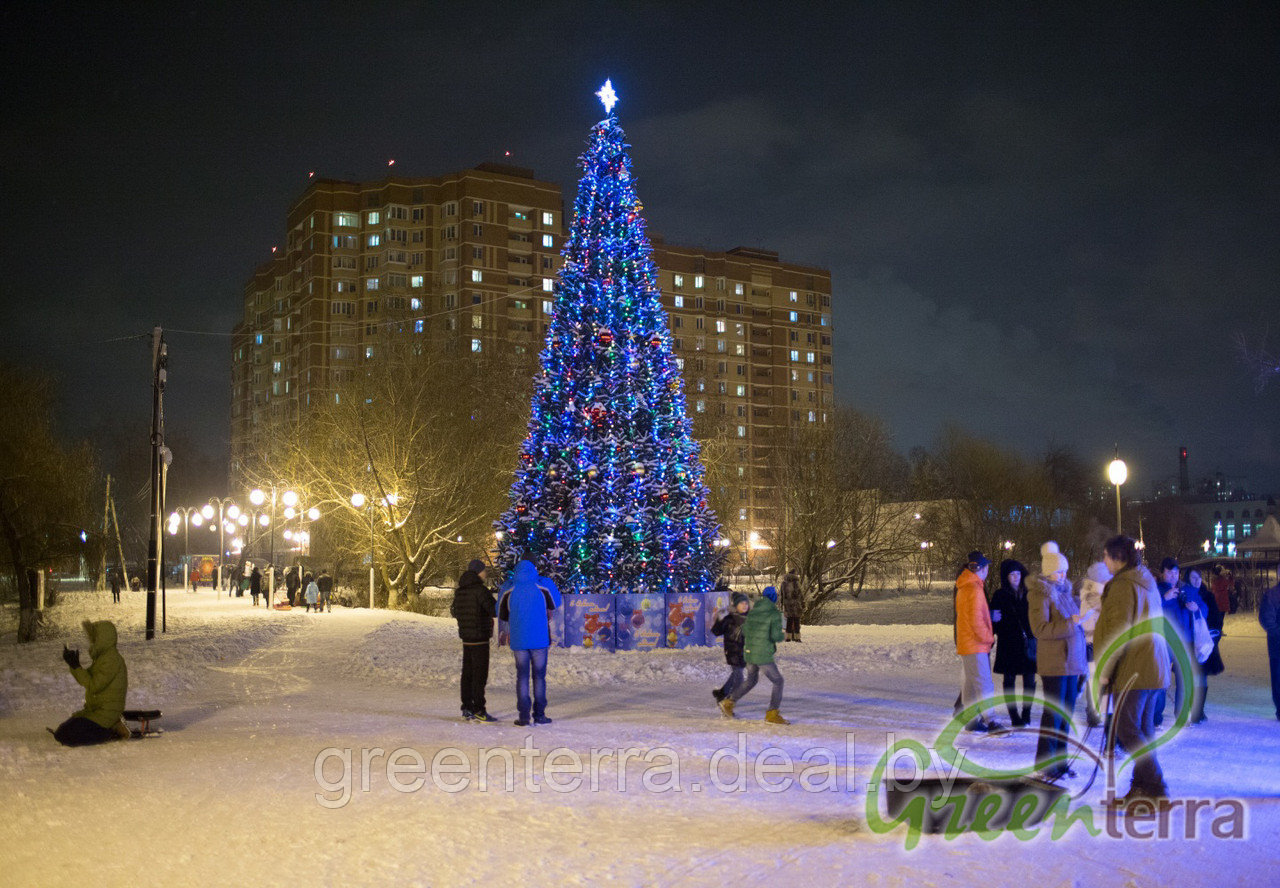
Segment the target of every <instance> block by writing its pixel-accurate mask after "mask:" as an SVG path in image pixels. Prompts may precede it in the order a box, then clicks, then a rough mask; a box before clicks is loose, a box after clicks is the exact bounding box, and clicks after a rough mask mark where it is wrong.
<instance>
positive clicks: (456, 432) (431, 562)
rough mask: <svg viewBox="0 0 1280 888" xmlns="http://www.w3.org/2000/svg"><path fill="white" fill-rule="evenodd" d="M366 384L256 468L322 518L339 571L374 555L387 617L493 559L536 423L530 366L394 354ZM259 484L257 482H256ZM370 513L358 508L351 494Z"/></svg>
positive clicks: (394, 350) (343, 390) (314, 415)
mask: <svg viewBox="0 0 1280 888" xmlns="http://www.w3.org/2000/svg"><path fill="white" fill-rule="evenodd" d="M385 348H386V351H387V352H388V353H387V354H384V356H382V357H381V358H380V359H379V361H378V362H376V363H370V364H369V365H368V369H367V372H365V373H364V374H362V375H361V376H359V377H358V378H357V379H355V380H353V381H352V382H350V383H349V384H346V385H343V386H342V387H340V388H337V389H336V390H334V391H333V393H332V395H331V399H326V403H325V404H324V405H323V406H317V407H313V408H312V410H311V411H310V412H309V413H308V414H307V419H306V422H305V425H304V426H303V427H302V428H301V429H299V432H298V434H296V435H287V436H277V437H275V438H274V439H273V444H272V445H271V449H270V450H269V451H268V452H266V453H263V454H261V459H259V460H258V461H257V464H258V466H259V469H258V471H259V472H261V473H262V477H261V479H257V480H262V481H266V480H270V479H273V478H274V479H287V481H288V483H290V484H291V485H293V486H294V487H295V489H299V490H302V491H305V501H306V502H307V503H308V504H309V505H315V506H316V507H317V508H319V509H320V511H321V512H322V513H323V514H324V518H323V521H322V522H319V523H318V524H317V529H318V530H319V529H320V528H323V529H322V533H321V534H318V535H317V538H318V539H320V538H322V539H324V540H325V541H327V542H328V543H329V545H330V554H331V555H332V557H333V558H334V559H336V560H339V561H343V562H348V561H359V560H362V559H363V558H364V557H365V556H366V554H369V553H370V549H371V548H372V550H373V552H372V555H373V560H374V564H375V566H376V568H377V571H378V573H379V575H380V578H381V584H380V585H381V587H382V588H383V589H385V590H386V600H387V603H388V604H389V606H396V605H397V604H400V603H402V602H403V601H404V597H405V595H406V594H407V593H408V592H411V591H416V590H417V589H418V588H420V587H421V586H422V585H423V584H424V583H425V582H426V581H427V580H428V579H430V578H435V577H440V576H445V575H448V574H451V573H453V572H454V571H456V569H457V568H458V566H459V563H460V562H465V561H466V560H468V559H469V558H471V557H475V556H476V555H478V554H480V553H483V552H485V551H487V550H488V549H489V548H490V546H491V545H492V543H493V528H492V522H493V520H494V518H495V517H496V516H497V515H498V514H499V513H500V512H501V510H502V508H503V506H504V504H505V498H506V495H507V491H508V488H509V486H510V481H511V471H512V468H513V467H514V466H515V461H516V453H517V447H518V444H519V440H520V434H521V431H522V424H523V423H524V422H526V421H527V419H528V409H529V408H528V383H527V380H528V378H529V375H528V366H527V361H523V360H522V359H520V358H518V357H514V356H513V357H512V358H510V359H507V358H503V357H501V356H498V357H488V356H473V355H470V354H468V355H466V356H464V357H462V358H459V357H458V355H457V354H456V353H454V352H440V351H436V350H427V349H414V348H413V347H412V346H411V345H410V344H404V343H395V342H388V343H387V345H386V346H385ZM251 480H253V479H251ZM357 492H358V493H361V494H363V496H364V497H365V502H366V504H365V505H364V506H363V507H357V506H356V505H353V503H352V494H353V493H357Z"/></svg>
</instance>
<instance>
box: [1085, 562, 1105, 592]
mask: <svg viewBox="0 0 1280 888" xmlns="http://www.w3.org/2000/svg"><path fill="white" fill-rule="evenodd" d="M1084 575H1085V578H1086V579H1090V580H1093V581H1094V582H1095V583H1097V584H1098V585H1100V586H1105V585H1106V584H1107V583H1109V582H1111V571H1109V570H1107V566H1106V565H1105V564H1104V563H1102V562H1101V561H1095V562H1094V563H1093V564H1090V565H1089V569H1088V570H1087V571H1085V574H1084Z"/></svg>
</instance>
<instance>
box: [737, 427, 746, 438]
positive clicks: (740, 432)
mask: <svg viewBox="0 0 1280 888" xmlns="http://www.w3.org/2000/svg"><path fill="white" fill-rule="evenodd" d="M738 437H739V438H745V437H747V427H746V426H738Z"/></svg>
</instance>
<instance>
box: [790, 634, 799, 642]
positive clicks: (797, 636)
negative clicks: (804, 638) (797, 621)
mask: <svg viewBox="0 0 1280 888" xmlns="http://www.w3.org/2000/svg"><path fill="white" fill-rule="evenodd" d="M791 640H792V641H795V642H798V641H800V633H799V632H796V633H794V635H793V636H792V638H791Z"/></svg>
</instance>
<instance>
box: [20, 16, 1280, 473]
mask: <svg viewBox="0 0 1280 888" xmlns="http://www.w3.org/2000/svg"><path fill="white" fill-rule="evenodd" d="M690 6H692V8H689V7H690ZM0 16H2V17H3V18H2V19H0V24H2V25H3V28H0V33H2V34H3V37H0V40H3V46H0V50H3V52H2V53H0V65H3V66H4V67H3V70H4V73H5V82H6V84H8V85H9V86H10V89H9V90H8V93H9V97H10V100H9V102H8V107H7V108H6V115H5V118H4V123H3V129H2V130H0V188H3V193H4V196H5V204H6V207H11V208H17V209H16V210H11V212H13V213H14V214H15V215H14V217H13V218H14V221H15V224H12V225H11V226H9V228H8V229H7V234H6V237H5V238H4V240H3V247H2V248H0V249H3V258H4V261H5V267H6V276H5V280H4V284H3V288H2V290H0V292H2V293H3V298H0V317H2V318H3V321H4V328H3V332H2V333H0V347H2V348H3V349H4V351H5V353H6V355H7V356H8V357H9V358H10V359H12V360H17V361H19V362H23V363H34V364H41V365H45V366H52V367H54V368H55V369H58V370H59V371H60V372H61V373H62V375H63V377H64V379H65V380H66V382H67V391H68V398H67V401H68V407H69V415H70V416H71V417H72V418H73V419H72V422H73V423H77V424H82V425H85V426H93V425H95V424H96V423H97V422H98V420H100V419H101V417H102V416H103V415H104V414H105V415H108V416H113V417H130V416H136V415H143V416H145V412H146V409H147V403H148V402H147V387H146V381H145V376H146V365H147V356H146V347H145V344H144V343H143V342H142V341H141V340H121V339H120V337H123V336H128V335H140V334H144V333H145V332H146V331H148V330H149V329H150V328H151V326H152V325H154V324H163V325H164V326H165V327H167V328H170V329H173V330H190V331H197V332H198V333H201V334H206V333H207V334H220V333H225V332H227V331H229V329H230V326H231V324H232V323H234V321H235V319H236V317H237V316H238V311H239V308H238V305H239V298H240V291H241V288H242V286H243V282H244V281H245V280H246V279H247V278H248V276H249V275H250V274H251V273H252V270H253V268H254V266H255V265H256V264H257V263H258V262H260V261H262V260H263V259H265V258H266V257H267V256H269V255H270V252H269V251H270V247H271V246H272V245H273V244H274V243H277V242H278V240H279V238H280V236H281V234H282V229H283V221H284V215H285V212H286V210H287V208H288V205H289V203H290V202H291V201H292V200H293V199H295V198H296V197H297V195H298V194H299V193H300V192H301V190H302V189H303V188H304V187H305V183H306V175H307V172H308V171H310V170H313V169H314V170H317V171H319V172H320V173H321V174H323V175H329V176H337V177H347V178H359V179H369V178H376V177H377V176H380V175H383V174H385V172H386V160H387V159H388V158H389V157H395V158H396V159H397V167H396V169H397V170H398V171H403V172H405V173H408V174H422V175H435V174H440V173H443V172H447V171H452V170H455V169H459V168H463V167H467V166H471V165H474V164H475V163H478V162H480V161H483V160H490V159H496V158H499V157H502V156H503V152H504V151H507V150H510V151H512V152H513V159H514V161H515V162H517V163H521V164H524V165H527V166H532V167H534V168H535V169H536V170H537V172H538V174H539V175H540V176H542V177H543V178H547V179H550V180H552V181H558V182H560V183H561V184H562V185H563V186H564V187H565V192H566V199H567V200H571V199H572V193H573V188H574V186H575V182H576V171H575V170H574V167H573V164H574V160H575V158H576V156H577V155H578V153H579V152H580V151H581V150H582V146H583V141H584V138H585V134H586V131H587V128H588V127H589V126H590V124H591V123H592V122H593V121H594V120H595V119H596V118H597V117H598V116H599V114H600V109H599V107H598V105H596V104H595V100H594V98H593V97H592V96H591V93H592V92H593V91H594V90H595V89H597V88H598V86H599V83H600V82H601V81H602V80H603V79H604V77H606V76H610V77H612V78H613V80H614V84H615V86H616V87H617V89H618V92H619V94H620V96H621V97H622V99H621V104H620V106H619V111H620V114H621V116H622V121H623V125H624V127H626V128H627V131H628V134H629V137H630V140H631V142H632V144H633V146H634V149H633V156H634V159H635V169H636V175H637V177H638V187H639V190H640V194H641V197H642V198H643V200H644V201H645V204H646V212H647V215H648V218H649V221H650V225H651V227H652V228H653V229H654V230H655V231H658V232H660V233H662V234H663V235H664V236H666V237H667V238H668V239H669V240H672V241H678V242H691V243H697V244H702V245H705V246H708V247H711V248H715V249H723V248H727V247H731V246H735V245H737V244H752V245H761V246H766V247H769V248H772V249H776V250H778V251H779V252H780V253H781V254H782V255H783V257H784V258H785V259H787V260H790V261H795V262H801V263H807V264H816V265H824V266H827V267H830V268H831V270H832V274H833V278H834V282H835V290H836V299H835V302H836V305H835V312H834V314H835V331H834V332H835V341H836V345H837V353H836V364H837V370H836V374H837V388H838V396H839V397H840V398H841V399H842V400H845V401H847V402H849V403H852V404H854V405H855V406H858V407H862V408H864V409H869V410H873V411H875V412H878V413H881V414H883V415H884V416H885V417H886V418H888V419H889V420H890V421H891V422H892V424H893V426H894V427H895V429H896V430H897V434H898V439H899V442H900V444H902V445H903V446H904V447H905V446H910V445H913V444H918V443H927V442H928V441H929V440H930V439H931V438H932V436H933V435H934V434H936V432H937V430H938V429H939V428H940V427H941V426H942V425H943V424H944V423H946V422H958V423H961V424H963V425H965V426H967V427H969V428H971V429H973V430H974V431H976V432H978V433H981V434H986V435H990V436H991V437H993V438H996V439H998V440H1001V441H1003V442H1005V443H1008V444H1010V445H1011V446H1016V447H1019V448H1022V449H1024V450H1026V451H1027V452H1036V451H1038V450H1040V449H1042V448H1043V447H1044V446H1045V444H1046V442H1048V441H1053V442H1056V443H1068V444H1071V445H1072V446H1075V447H1077V448H1078V449H1079V450H1080V451H1081V453H1082V455H1084V456H1086V457H1088V458H1093V459H1099V460H1102V459H1103V458H1105V457H1106V456H1107V455H1108V454H1109V453H1110V450H1111V448H1112V446H1113V445H1114V444H1115V443H1119V444H1120V445H1121V446H1122V448H1124V449H1125V450H1126V451H1128V452H1130V453H1131V454H1132V456H1133V459H1132V462H1133V463H1134V468H1135V484H1138V485H1140V486H1141V485H1145V484H1146V483H1147V482H1149V481H1151V480H1154V479H1156V478H1159V477H1162V476H1166V475H1171V474H1173V472H1174V471H1176V448H1177V447H1178V446H1180V445H1182V444H1186V445H1187V446H1188V447H1189V448H1190V449H1191V451H1192V464H1193V472H1196V473H1199V472H1207V471H1210V470H1212V469H1214V468H1220V469H1222V470H1224V471H1226V472H1227V473H1228V474H1230V475H1232V476H1237V477H1244V478H1246V479H1247V480H1249V481H1250V482H1251V483H1252V484H1254V485H1255V486H1256V487H1261V488H1263V489H1268V490H1270V491H1273V492H1274V491H1276V490H1278V489H1280V455H1278V453H1280V440H1277V436H1278V435H1280V431H1278V426H1280V422H1277V417H1278V416H1280V386H1273V387H1272V388H1271V389H1270V390H1268V391H1265V392H1263V393H1262V394H1261V395H1258V394H1255V393H1254V391H1253V389H1252V386H1251V382H1250V378H1249V374H1248V372H1247V370H1246V368H1244V367H1243V366H1241V365H1240V364H1239V363H1238V362H1237V361H1236V360H1235V357H1234V354H1233V347H1232V337H1233V336H1234V334H1235V333H1236V332H1237V331H1239V330H1247V331H1257V330H1260V329H1263V327H1264V325H1265V324H1266V322H1267V321H1268V320H1270V319H1272V318H1273V317H1274V316H1276V310H1275V306H1276V304H1277V299H1276V290H1275V280H1276V279H1277V272H1278V271H1280V268H1278V267H1277V265H1278V264H1280V260H1278V259H1277V257H1278V256H1280V204H1277V202H1276V201H1275V199H1274V195H1275V194H1276V193H1280V157H1278V149H1277V147H1276V146H1277V145H1280V115H1278V114H1277V111H1278V110H1280V109H1278V108H1277V87H1276V84H1277V83H1280V52H1277V49H1278V47H1277V45H1276V43H1277V40H1276V36H1277V34H1278V33H1280V27H1278V26H1280V12H1278V11H1277V9H1276V8H1275V7H1274V6H1268V5H1263V4H1244V3H1239V4H1217V5H1214V6H1213V7H1212V8H1208V7H1204V6H1202V5H1191V4H1097V5H1086V6H1083V7H1082V6H1074V5H1073V6H1061V7H1052V8H1046V7H1044V6H1043V5H1040V4H1036V5H1019V6H1007V7H1006V6H990V5H986V6H981V7H974V6H972V5H961V6H955V5H937V6H935V5H930V4H907V5H901V4H892V5H885V6H884V7H883V8H875V9H862V8H851V7H850V6H849V5H846V4H801V5H799V6H795V7H793V6H788V7H785V8H784V7H781V6H777V5H775V4H768V5H765V4H761V5H753V4H746V5H742V6H739V7H735V8H734V10H733V11H732V13H731V14H729V13H726V12H725V10H724V9H721V8H714V7H710V6H706V7H704V6H694V5H688V4H669V3H626V4H605V3H599V4H590V5H586V4H574V3H568V2H562V3H552V4H540V5H539V6H538V7H537V9H536V11H535V10H533V9H531V10H530V11H528V12H527V13H522V14H520V15H518V16H517V15H513V14H512V12H511V8H510V7H508V6H503V5H492V6H490V5H486V4H431V5H417V4H402V3H369V4H320V3H308V4H297V5H290V4H283V5H275V6H272V7H248V6H245V7H237V6H233V5H222V4H219V5H209V4H202V3H188V4H184V5H176V4H175V5H173V6H170V7H166V8H164V9H163V10H161V9H159V8H158V7H154V6H138V7H128V6H126V7H119V6H116V7H110V8H101V9H98V8H94V7H58V8H53V7H49V6H47V5H41V6H39V7H36V6H24V5H23V4H20V3H11V4H6V6H5V8H4V11H3V12H0ZM1277 326H1280V325H1277ZM1276 333H1277V334H1278V335H1280V329H1277V331H1276ZM1275 338H1276V337H1275V336H1273V343H1272V344H1273V346H1274V345H1275V344H1276V343H1275V342H1274V340H1275ZM171 341H172V343H173V352H174V359H173V361H174V373H173V376H172V381H171V398H170V417H169V419H170V422H171V424H174V425H182V426H183V427H184V428H188V429H191V430H193V431H195V432H196V433H197V434H198V435H199V436H200V437H203V438H205V439H206V440H210V441H213V442H221V443H220V444H219V446H221V447H225V440H226V436H227V426H228V406H229V392H228V391H227V389H228V384H229V371H228V361H229V359H228V346H229V343H228V341H227V339H226V337H225V336H220V335H196V334H194V333H187V334H183V333H176V332H175V333H174V334H173V335H172V336H171Z"/></svg>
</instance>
